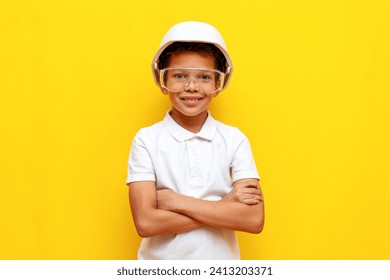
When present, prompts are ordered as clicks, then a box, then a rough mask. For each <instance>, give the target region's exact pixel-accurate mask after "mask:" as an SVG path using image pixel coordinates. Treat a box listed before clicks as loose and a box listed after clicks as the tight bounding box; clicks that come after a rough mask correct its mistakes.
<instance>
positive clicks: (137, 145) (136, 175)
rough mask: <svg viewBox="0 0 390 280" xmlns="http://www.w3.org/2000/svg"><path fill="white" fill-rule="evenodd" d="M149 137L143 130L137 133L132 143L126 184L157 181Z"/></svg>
mask: <svg viewBox="0 0 390 280" xmlns="http://www.w3.org/2000/svg"><path fill="white" fill-rule="evenodd" d="M147 140H148V139H147V137H146V135H145V134H144V133H142V130H141V131H139V132H138V133H137V135H136V136H135V137H134V139H133V143H132V145H131V150H130V155H129V161H128V169H127V178H126V184H128V183H131V182H137V181H156V175H155V171H154V168H153V163H152V159H151V157H150V151H149V150H148V146H147V144H146V143H147Z"/></svg>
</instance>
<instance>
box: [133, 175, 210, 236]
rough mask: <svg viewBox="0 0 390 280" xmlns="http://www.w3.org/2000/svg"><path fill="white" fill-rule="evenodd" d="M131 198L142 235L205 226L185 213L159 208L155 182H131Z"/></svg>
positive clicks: (174, 231) (135, 222)
mask: <svg viewBox="0 0 390 280" xmlns="http://www.w3.org/2000/svg"><path fill="white" fill-rule="evenodd" d="M129 200H130V206H131V212H132V215H133V220H134V224H135V227H136V229H137V232H138V234H139V235H140V236H141V237H151V236H155V235H161V234H174V233H181V232H186V231H190V230H193V229H196V228H199V227H201V226H203V224H202V223H201V222H199V221H197V220H195V219H193V218H190V217H188V216H185V215H183V214H180V213H175V212H170V211H166V210H162V209H157V205H156V190H155V185H154V182H136V183H132V184H129Z"/></svg>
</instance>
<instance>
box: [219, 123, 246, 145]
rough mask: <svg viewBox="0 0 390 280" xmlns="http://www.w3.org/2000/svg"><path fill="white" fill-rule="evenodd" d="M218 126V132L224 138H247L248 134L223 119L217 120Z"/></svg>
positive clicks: (239, 139)
mask: <svg viewBox="0 0 390 280" xmlns="http://www.w3.org/2000/svg"><path fill="white" fill-rule="evenodd" d="M215 124H216V127H217V133H218V134H219V135H220V136H221V137H222V138H224V139H227V140H230V141H239V142H241V141H243V140H247V137H246V135H245V134H244V133H243V132H242V131H241V130H240V129H239V128H238V127H235V126H232V125H228V124H225V123H223V122H221V121H217V120H215Z"/></svg>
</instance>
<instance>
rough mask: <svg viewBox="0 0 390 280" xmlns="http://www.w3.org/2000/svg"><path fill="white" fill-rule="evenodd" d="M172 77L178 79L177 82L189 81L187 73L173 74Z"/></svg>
mask: <svg viewBox="0 0 390 280" xmlns="http://www.w3.org/2000/svg"><path fill="white" fill-rule="evenodd" d="M172 77H173V78H175V79H177V80H184V79H187V74H185V73H177V72H176V73H173V74H172Z"/></svg>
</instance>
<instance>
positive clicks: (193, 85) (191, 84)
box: [184, 78, 199, 92]
mask: <svg viewBox="0 0 390 280" xmlns="http://www.w3.org/2000/svg"><path fill="white" fill-rule="evenodd" d="M184 90H186V91H190V92H194V91H198V90H199V87H198V84H197V82H196V81H195V80H194V78H190V79H189V80H188V82H187V83H186V85H185V86H184Z"/></svg>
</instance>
